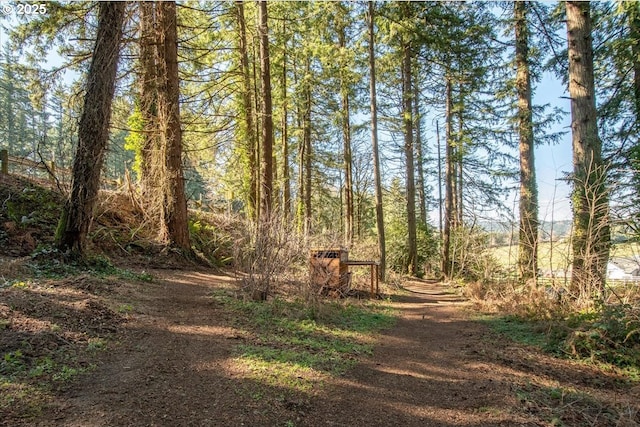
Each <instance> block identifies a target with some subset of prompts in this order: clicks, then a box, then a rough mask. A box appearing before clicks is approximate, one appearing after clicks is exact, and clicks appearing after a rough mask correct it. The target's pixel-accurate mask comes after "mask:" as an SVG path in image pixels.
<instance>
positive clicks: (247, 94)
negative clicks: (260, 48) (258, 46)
mask: <svg viewBox="0 0 640 427" xmlns="http://www.w3.org/2000/svg"><path fill="white" fill-rule="evenodd" d="M235 4H236V13H237V19H238V30H239V36H240V37H239V48H240V70H241V73H242V83H243V88H242V107H243V110H244V111H243V112H242V113H243V119H244V143H243V144H242V145H243V155H244V157H245V164H246V168H247V170H246V171H244V174H243V177H244V178H245V186H246V187H247V193H248V194H247V195H246V199H247V206H248V211H249V217H250V218H252V219H254V220H256V219H257V212H258V206H257V204H258V201H257V199H256V195H257V194H258V177H257V174H258V168H257V162H256V145H257V142H256V136H255V135H256V129H255V124H254V110H253V103H252V99H251V98H252V96H251V94H252V87H251V69H250V68H249V49H248V45H247V26H246V22H245V17H244V1H236V3H235Z"/></svg>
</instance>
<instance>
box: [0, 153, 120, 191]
mask: <svg viewBox="0 0 640 427" xmlns="http://www.w3.org/2000/svg"><path fill="white" fill-rule="evenodd" d="M9 165H12V166H17V168H16V169H17V170H14V171H13V173H15V174H17V175H22V176H28V177H33V173H30V174H27V173H25V172H24V171H25V170H31V171H33V170H36V171H38V172H44V173H45V174H46V176H47V177H48V178H49V180H50V181H51V182H52V183H55V182H56V181H62V182H64V183H68V182H70V181H71V169H68V168H61V167H58V166H57V165H56V162H55V161H54V160H51V161H49V162H47V163H46V164H45V163H44V162H36V161H33V160H30V159H25V158H22V157H15V156H10V155H9V151H8V150H6V149H2V150H0V173H2V174H3V175H8V174H9ZM101 182H102V183H103V185H106V186H107V187H110V188H118V187H120V186H121V185H122V182H121V181H120V180H114V179H106V178H103V179H102V180H101Z"/></svg>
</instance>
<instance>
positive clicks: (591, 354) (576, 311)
mask: <svg viewBox="0 0 640 427" xmlns="http://www.w3.org/2000/svg"><path fill="white" fill-rule="evenodd" d="M478 286H479V285H477V284H475V285H472V286H471V287H470V289H471V290H472V293H471V294H470V296H471V297H472V299H473V298H474V293H475V294H476V296H475V298H477V299H476V301H477V302H478V304H479V305H480V306H481V308H482V309H483V311H487V312H492V313H493V315H491V316H488V317H485V318H484V321H485V322H487V323H488V324H489V325H490V326H491V327H492V328H493V329H494V330H496V331H497V332H500V333H503V334H505V335H507V336H509V337H510V338H511V339H514V340H515V341H518V342H521V343H524V344H527V345H534V346H537V347H539V348H542V349H544V350H545V351H547V352H549V353H552V354H554V355H557V356H561V357H567V358H572V359H576V360H581V361H587V362H590V363H593V364H597V365H600V366H602V367H603V368H605V369H608V370H610V369H617V370H621V371H624V373H625V374H626V375H627V376H629V377H630V378H631V379H635V380H640V305H638V303H637V302H635V303H632V302H631V301H636V299H634V298H625V299H624V300H622V299H620V298H612V299H609V300H607V301H605V300H596V301H595V302H594V303H593V304H591V305H590V306H587V307H578V306H576V305H575V304H572V302H571V301H567V300H562V299H559V298H558V295H557V293H554V292H550V291H549V290H548V289H544V288H537V289H529V290H526V291H525V290H522V289H518V288H517V287H515V286H514V287H513V288H512V290H511V291H510V292H509V291H507V290H505V288H504V287H502V288H501V289H502V290H501V291H499V292H497V291H496V289H495V288H494V289H490V290H487V289H485V290H483V292H482V293H481V295H482V301H480V299H479V298H478V295H479V294H478V292H479V291H478Z"/></svg>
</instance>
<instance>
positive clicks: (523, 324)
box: [480, 316, 552, 350]
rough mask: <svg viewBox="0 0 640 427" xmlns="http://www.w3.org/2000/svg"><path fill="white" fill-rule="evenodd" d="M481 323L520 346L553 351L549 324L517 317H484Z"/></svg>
mask: <svg viewBox="0 0 640 427" xmlns="http://www.w3.org/2000/svg"><path fill="white" fill-rule="evenodd" d="M480 321H481V322H482V323H484V324H486V325H488V326H489V327H490V328H491V329H492V330H493V331H495V332H498V333H499V334H502V335H504V336H506V337H508V338H509V339H511V340H513V341H515V342H518V343H520V344H524V345H530V346H534V347H539V348H542V349H547V350H551V349H552V348H551V347H552V346H551V341H550V335H549V333H548V323H547V322H535V321H531V320H524V319H521V318H519V317H516V316H484V317H482V318H481V319H480Z"/></svg>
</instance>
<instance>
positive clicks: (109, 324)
mask: <svg viewBox="0 0 640 427" xmlns="http://www.w3.org/2000/svg"><path fill="white" fill-rule="evenodd" d="M151 273H152V275H153V276H154V280H153V281H150V282H137V281H128V280H123V279H109V280H111V282H112V283H110V284H109V283H108V282H109V280H107V281H103V282H99V283H93V282H91V280H90V279H85V280H84V285H83V284H82V283H80V284H78V283H75V282H74V283H72V284H73V285H74V286H75V288H74V289H76V292H77V294H74V295H75V297H74V298H77V301H85V302H84V303H83V302H77V304H78V310H79V311H80V312H82V313H85V312H86V313H92V311H91V310H94V311H95V312H96V313H98V314H99V313H102V319H103V320H102V321H101V322H100V321H90V319H91V317H90V318H87V319H85V320H83V323H82V324H87V325H89V326H90V327H93V328H94V330H95V329H97V330H98V332H96V333H102V334H103V335H101V337H103V338H102V339H104V340H105V342H106V343H107V345H106V349H105V350H102V351H99V352H97V353H95V354H93V356H92V359H91V360H90V361H89V362H87V363H88V364H89V365H90V366H91V368H90V369H87V370H86V372H85V373H83V374H81V375H78V376H77V377H75V378H74V379H73V380H71V381H69V382H67V383H64V384H63V385H61V386H59V387H57V388H56V387H54V388H53V389H52V391H51V396H50V397H49V398H48V400H46V402H44V403H42V407H41V408H40V409H39V411H38V412H35V413H33V412H32V413H31V415H30V416H29V417H28V418H20V417H19V416H18V415H16V413H12V412H11V411H10V410H5V411H4V413H3V414H2V415H3V417H4V419H3V420H2V422H0V424H2V425H36V426H77V427H80V426H105V427H106V426H243V425H244V426H551V425H566V426H582V425H594V426H632V425H638V424H639V423H640V416H639V415H638V410H639V408H638V402H639V401H640V395H639V392H638V388H637V387H636V388H634V387H633V386H632V385H629V384H627V383H625V382H624V381H622V380H621V378H619V377H617V376H616V375H614V374H607V373H603V372H601V371H599V370H596V369H595V368H593V367H589V366H586V365H581V364H577V363H573V362H570V361H566V360H559V359H555V358H552V357H550V356H548V355H545V354H542V353H540V352H539V351H538V350H537V349H534V348H528V347H524V346H521V345H518V344H515V343H513V342H511V341H509V340H507V339H505V338H503V337H500V336H498V335H496V334H494V333H492V332H491V331H489V330H488V329H487V328H486V327H485V326H484V325H483V324H481V323H478V322H476V321H474V320H473V318H472V317H471V314H470V311H469V309H468V306H467V304H466V302H465V301H464V300H462V299H461V298H460V297H457V296H455V295H453V294H451V293H448V292H446V290H445V288H444V287H443V286H442V285H440V284H437V283H428V282H422V281H415V282H409V283H407V284H406V288H407V290H406V291H404V292H401V293H400V294H398V295H396V296H393V297H392V298H391V300H392V302H391V303H390V304H391V305H392V306H393V308H394V310H395V313H396V314H397V316H398V321H397V323H396V325H395V326H394V327H392V328H390V329H388V330H385V331H383V332H381V333H379V334H378V335H377V336H376V338H375V344H374V349H373V353H372V354H371V355H362V357H360V358H359V360H358V363H357V364H356V365H355V366H354V367H353V368H351V369H349V370H348V371H347V372H346V373H345V374H343V375H341V376H328V377H325V378H324V379H323V380H322V381H319V382H317V383H315V385H314V387H312V388H311V389H309V390H308V391H305V392H297V393H291V392H285V391H284V390H281V389H279V387H278V386H273V385H268V384H260V383H258V382H257V381H256V380H255V379H251V378H250V377H248V376H246V375H244V372H243V371H242V369H240V368H238V366H237V365H236V364H234V361H233V360H234V349H235V348H236V347H237V346H238V344H239V343H243V342H245V341H248V340H251V334H249V333H247V331H246V330H244V329H243V327H242V326H241V325H238V323H237V322H235V321H234V319H233V316H232V315H231V314H230V312H229V311H228V310H227V309H226V308H225V307H224V305H223V304H221V303H220V302H219V301H218V300H216V299H215V298H212V295H213V294H214V293H215V292H220V289H231V288H232V287H233V285H232V282H233V278H232V277H229V276H226V275H224V274H216V273H213V272H211V271H208V270H155V271H153V272H151ZM81 282H82V281H81ZM92 283H93V285H92ZM92 286H93V287H92ZM65 289H66V288H65ZM107 289H108V290H107ZM4 291H7V290H6V289H5V290H4ZM12 292H13V290H12ZM16 292H18V290H16ZM36 293H37V292H36ZM43 298H44V297H43ZM69 298H71V297H69ZM83 304H84V305H83ZM27 305H28V304H27ZM12 307H13V308H15V307H16V305H15V304H13V305H12V306H9V305H7V307H6V308H5V312H6V313H4V315H5V317H9V316H11V315H12V312H11V310H12ZM82 310H85V311H82ZM87 310H88V311H87ZM26 312H27V311H26V310H22V311H21V313H22V314H25V313H26ZM27 314H28V313H27ZM71 314H72V313H68V315H69V316H71ZM25 316H26V314H25ZM6 322H7V321H5V323H6ZM9 322H11V319H9ZM91 322H93V323H91ZM8 324H9V325H10V326H9V327H8V328H5V329H3V330H2V331H0V333H2V334H6V333H8V332H9V331H11V328H12V327H11V325H12V324H11V323H8ZM16 327H17V325H16ZM100 328H103V329H104V328H111V330H104V331H103V330H100ZM81 333H86V331H84V332H83V331H82V330H81V328H80V327H78V334H81ZM68 339H69V340H71V339H72V337H69V338H68ZM90 339H91V337H88V338H86V340H90Z"/></svg>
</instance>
